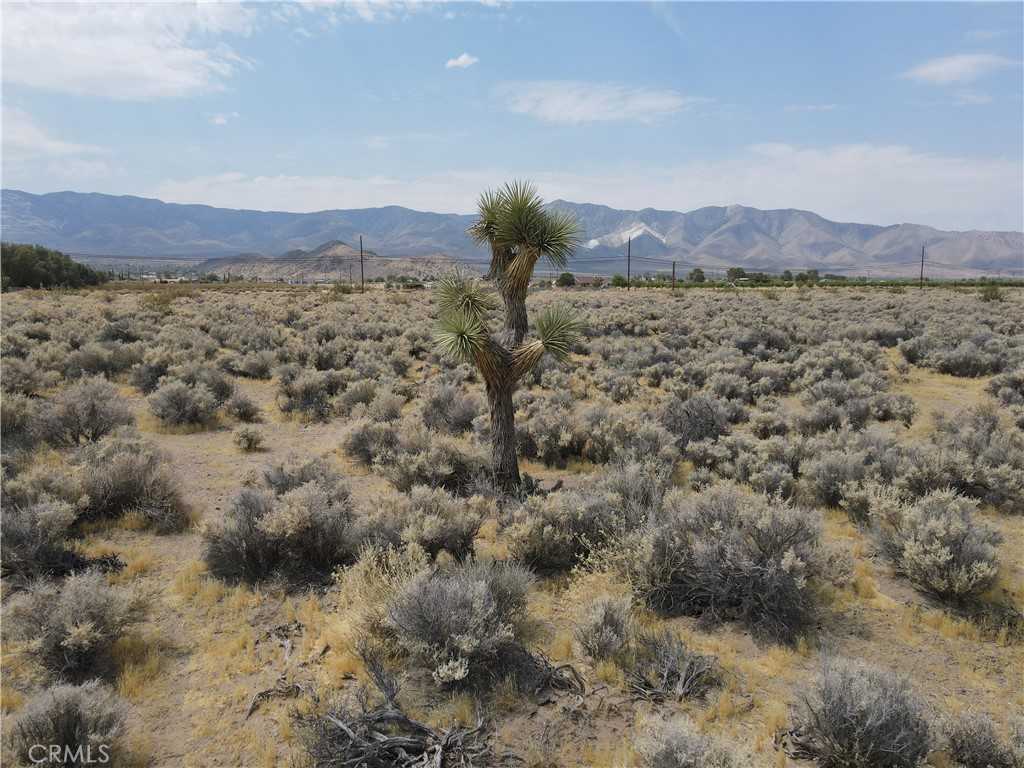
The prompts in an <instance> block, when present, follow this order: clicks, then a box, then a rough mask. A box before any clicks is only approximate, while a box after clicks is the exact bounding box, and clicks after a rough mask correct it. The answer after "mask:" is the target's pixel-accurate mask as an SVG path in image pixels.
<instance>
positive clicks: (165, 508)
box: [78, 431, 190, 533]
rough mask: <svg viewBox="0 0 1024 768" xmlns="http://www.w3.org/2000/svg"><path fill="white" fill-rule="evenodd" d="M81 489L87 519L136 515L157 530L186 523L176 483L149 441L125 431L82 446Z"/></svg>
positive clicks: (186, 511) (186, 510)
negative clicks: (85, 501) (84, 497)
mask: <svg viewBox="0 0 1024 768" xmlns="http://www.w3.org/2000/svg"><path fill="white" fill-rule="evenodd" d="M78 461H79V463H80V465H81V466H82V473H81V478H82V490H83V492H84V494H85V496H86V498H87V506H86V508H85V511H84V512H83V515H82V516H83V517H84V518H87V519H97V518H111V517H120V516H122V515H125V514H133V515H137V516H138V517H139V518H140V519H141V520H142V522H144V523H145V524H146V525H149V526H151V527H152V528H154V529H155V530H156V531H157V532H158V533H168V532H172V531H179V530H182V529H183V528H185V527H186V526H187V525H189V523H190V510H189V507H188V505H187V504H186V503H185V500H184V499H183V497H182V495H181V490H180V488H181V483H180V481H179V480H178V479H177V477H175V476H174V475H173V474H172V472H171V471H170V469H169V468H168V466H167V465H166V463H165V460H164V457H163V455H162V454H161V453H160V452H159V451H158V450H157V449H156V448H155V446H153V445H152V444H151V443H149V442H147V441H145V440H143V439H142V438H141V437H139V435H138V434H136V433H133V432H130V431H118V432H115V433H113V434H110V435H107V437H105V438H103V439H102V440H101V441H99V442H98V443H93V444H91V445H88V446H86V447H85V448H83V449H82V451H81V453H80V454H79V457H78Z"/></svg>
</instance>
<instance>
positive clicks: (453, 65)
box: [444, 53, 480, 69]
mask: <svg viewBox="0 0 1024 768" xmlns="http://www.w3.org/2000/svg"><path fill="white" fill-rule="evenodd" d="M478 61H480V59H478V58H477V57H476V56H470V55H469V54H468V53H462V54H460V55H458V56H456V57H455V58H454V59H448V61H446V62H445V63H444V68H445V69H468V68H469V67H472V66H473V65H474V64H476V63H477V62H478Z"/></svg>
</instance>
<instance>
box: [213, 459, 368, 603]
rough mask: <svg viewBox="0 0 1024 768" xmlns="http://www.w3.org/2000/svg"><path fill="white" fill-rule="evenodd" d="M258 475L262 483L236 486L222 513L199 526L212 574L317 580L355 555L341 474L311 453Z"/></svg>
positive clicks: (353, 525)
mask: <svg viewBox="0 0 1024 768" xmlns="http://www.w3.org/2000/svg"><path fill="white" fill-rule="evenodd" d="M264 478H265V485H266V487H265V488H258V487H247V488H243V489H242V490H241V491H239V493H238V495H237V496H236V497H235V499H234V501H233V502H232V504H231V507H230V508H229V509H228V510H227V512H226V514H225V515H224V519H223V520H222V521H220V522H219V523H217V524H215V525H213V526H211V527H210V528H208V529H207V530H206V532H205V534H204V537H205V540H206V552H205V559H206V563H207V565H208V566H209V569H210V572H211V573H212V574H213V575H215V576H217V577H219V578H222V579H225V580H226V581H230V582H237V581H242V582H246V583H249V584H256V583H259V582H261V581H265V580H267V579H271V578H281V579H283V580H284V581H285V582H287V583H289V584H292V585H296V586H298V585H302V584H308V583H311V582H317V581H323V580H325V579H326V578H328V577H329V576H330V574H331V572H332V571H333V570H334V568H335V567H337V566H339V565H342V564H346V563H350V562H352V561H353V560H354V559H355V557H356V554H357V552H358V548H359V530H358V524H357V521H356V519H355V514H354V510H353V505H352V500H351V496H350V492H349V488H348V485H347V484H346V483H345V481H344V479H343V478H342V477H341V475H339V474H338V473H337V472H334V471H333V470H331V469H329V468H328V467H327V465H326V464H325V463H324V462H323V461H321V460H313V461H310V462H305V463H299V462H297V461H290V462H289V463H286V464H280V465H275V466H272V467H270V468H268V469H267V470H266V471H265V472H264Z"/></svg>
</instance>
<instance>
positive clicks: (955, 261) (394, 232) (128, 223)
mask: <svg viewBox="0 0 1024 768" xmlns="http://www.w3.org/2000/svg"><path fill="white" fill-rule="evenodd" d="M550 206H551V207H552V208H554V209H559V210H564V211H567V212H569V213H572V214H573V215H574V216H576V218H577V220H578V221H579V223H580V227H581V232H582V242H583V247H581V248H580V249H579V250H578V251H577V253H576V255H575V256H574V258H573V269H574V270H577V271H580V272H594V273H598V274H611V273H614V272H623V271H624V270H625V266H626V264H625V253H624V251H625V243H626V241H627V240H630V239H631V247H630V250H631V253H632V256H633V264H632V270H633V272H634V274H639V273H642V272H655V271H667V270H669V269H671V262H672V261H676V262H677V263H678V267H679V269H680V270H681V271H682V273H684V274H685V271H687V270H688V269H689V268H691V267H692V266H694V265H702V266H710V267H722V268H724V267H729V266H739V267H744V268H746V269H748V270H765V271H781V270H784V269H805V268H815V269H819V270H821V271H824V272H837V273H839V274H863V273H869V274H877V275H883V274H915V273H916V270H917V265H918V263H919V260H920V254H921V247H922V246H925V248H926V254H927V259H928V264H929V269H928V272H929V274H934V275H939V274H946V275H956V274H965V275H969V274H978V273H981V272H987V273H997V272H998V273H1002V274H1016V275H1024V233H1021V232H981V231H969V232H947V231H943V230H939V229H935V228H933V227H927V226H922V225H917V224H897V225H891V226H879V225H874V224H856V223H842V222H835V221H830V220H828V219H825V218H823V217H822V216H819V215H818V214H815V213H812V212H810V211H802V210H796V209H781V210H761V209H758V208H750V207H746V206H740V205H730V206H709V207H705V208H698V209H696V210H694V211H690V212H686V213H683V212H679V211H666V210H656V209H653V208H645V209H643V210H639V211H627V210H618V209H615V208H610V207H608V206H603V205H595V204H590V203H572V202H567V201H564V200H556V201H554V202H552V203H551V204H550ZM473 219H474V217H473V216H472V215H462V214H444V213H430V212H423V211H414V210H411V209H408V208H403V207H400V206H387V207H383V208H362V209H352V210H329V211H317V212H314V213H286V212H275V211H251V210H235V209H227V208H214V207H212V206H207V205H182V204H177V203H164V202H162V201H160V200H153V199H149V198H141V197H130V196H114V195H104V194H98V193H78V192H55V193H51V194H45V195H35V194H31V193H27V192H22V191H19V190H8V189H5V190H3V191H2V205H0V226H2V230H3V235H2V236H3V238H4V239H5V240H10V241H15V242H28V243H39V244H41V245H45V246H48V247H51V248H57V249H60V250H63V251H66V252H69V253H78V254H108V255H124V256H138V257H171V256H178V257H182V256H188V257H208V258H217V259H218V260H219V259H220V258H221V257H230V258H231V259H232V261H234V262H236V264H238V265H239V266H241V265H243V264H259V263H260V262H261V261H262V259H263V257H275V258H273V259H272V261H273V262H275V263H280V262H281V261H282V259H281V257H280V255H281V254H284V258H285V259H286V258H287V257H288V256H289V255H290V253H289V252H293V251H303V252H304V253H303V254H302V255H301V259H302V261H301V263H302V264H303V265H309V264H310V263H311V258H312V257H311V256H310V255H309V253H305V252H308V251H311V250H314V249H321V248H328V246H330V247H333V248H335V249H338V248H340V247H341V246H344V248H346V249H350V250H349V251H346V253H345V255H346V256H348V257H351V256H352V250H355V252H356V253H357V251H358V242H359V236H360V235H362V236H363V238H364V242H365V245H366V248H367V249H370V248H372V249H373V250H374V251H375V254H376V255H377V256H380V257H403V259H402V261H403V263H404V262H405V261H406V260H409V261H414V260H415V259H416V258H418V257H426V256H431V257H434V258H435V260H436V258H438V257H440V256H445V257H450V258H455V259H463V260H472V261H481V260H485V259H486V257H487V253H486V251H484V250H483V249H482V248H480V247H479V246H478V245H476V244H475V243H473V242H472V240H470V238H469V237H467V235H466V228H467V227H468V226H469V225H470V224H471V223H472V221H473ZM353 244H355V245H353ZM339 253H340V252H339ZM243 254H244V257H243V256H241V255H243ZM338 255H339V254H338V253H335V256H336V257H337V256H338ZM405 257H407V258H405ZM221 264H222V265H225V264H224V263H223V262H222V263H221ZM332 265H333V266H338V265H337V264H334V263H333V262H331V261H330V259H328V261H327V262H325V263H324V266H326V267H331V266H332ZM345 270H346V271H347V266H345Z"/></svg>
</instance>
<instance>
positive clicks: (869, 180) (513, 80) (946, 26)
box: [0, 1, 1024, 231]
mask: <svg viewBox="0 0 1024 768" xmlns="http://www.w3.org/2000/svg"><path fill="white" fill-rule="evenodd" d="M0 13H2V27H3V33H2V36H3V50H2V66H3V72H2V84H3V94H2V101H3V116H2V133H3V135H2V182H3V186H4V187H8V188H16V189H22V190H26V191H30V192H37V193H42V192H54V191H59V190H75V191H82V192H105V193H110V194H132V195H140V196H145V197H157V198H160V199H162V200H166V201H170V202H183V203H206V204H210V205H216V206H222V207H230V208H255V209H262V210H285V211H314V210H323V209H330V208H363V207H374V206H381V205H392V204H394V205H404V206H408V207H411V208H416V209H418V210H429V211H438V212H457V213H468V212H471V211H472V210H473V208H474V205H475V201H476V198H477V196H478V195H479V193H480V192H481V191H482V190H483V189H485V188H488V187H492V186H495V185H498V184H501V183H503V182H505V181H507V180H510V179H514V178H528V179H532V180H534V181H535V182H536V183H537V184H538V186H539V188H540V190H541V192H542V194H543V195H544V196H545V197H546V198H549V199H554V198H562V199H568V200H572V201H575V202H590V203H600V204H605V205H610V206H612V207H616V208H631V209H635V208H645V207H653V208H661V209H669V210H681V211H688V210H692V209H694V208H699V207H701V206H705V205H729V204H741V205H750V206H755V207H759V208H802V209H808V210H812V211H815V212H817V213H819V214H821V215H823V216H826V217H827V218H830V219H834V220H839V221H855V222H865V223H873V224H896V223H902V222H912V223H918V224H928V225H932V226H935V227H938V228H941V229H999V230H1018V231H1019V230H1024V153H1022V141H1024V138H1022V137H1024V100H1022V94H1024V64H1022V60H1024V41H1022V37H1024V3H1020V2H1017V3H971V4H958V3H943V4H939V3H812V2H800V3H756V4H748V3H702V4H688V3H645V2H630V3H612V2H572V3H570V2H557V3H556V2H549V3H519V2H492V1H488V2H485V3H479V4H463V3H422V2H413V3H407V2H353V3H332V2H302V3H298V2H297V3H269V2H257V3H248V4H238V3H214V2H204V3H167V2H153V3H140V2H134V3H126V2H121V3H105V4H100V3H83V4H75V3H31V4H22V3H11V2H4V3H3V5H2V6H0Z"/></svg>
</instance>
